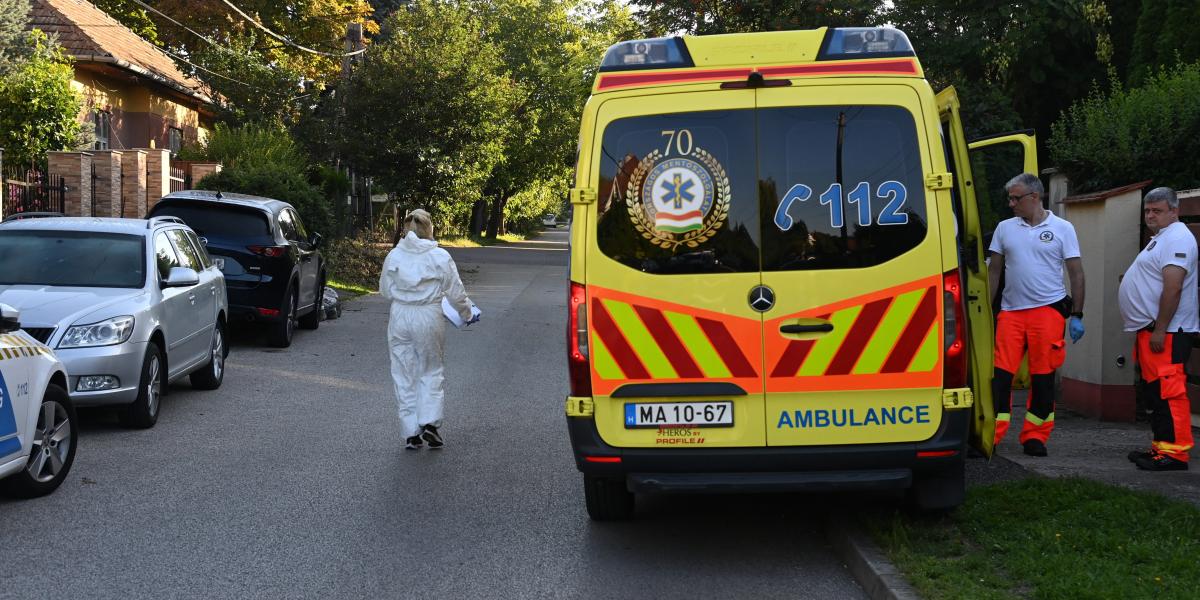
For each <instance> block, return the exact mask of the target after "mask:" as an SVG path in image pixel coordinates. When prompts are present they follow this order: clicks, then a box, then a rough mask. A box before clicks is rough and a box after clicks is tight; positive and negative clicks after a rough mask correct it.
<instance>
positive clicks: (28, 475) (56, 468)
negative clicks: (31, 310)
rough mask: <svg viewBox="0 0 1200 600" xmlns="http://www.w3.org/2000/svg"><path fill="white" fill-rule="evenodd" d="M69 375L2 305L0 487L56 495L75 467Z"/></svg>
mask: <svg viewBox="0 0 1200 600" xmlns="http://www.w3.org/2000/svg"><path fill="white" fill-rule="evenodd" d="M66 387H67V373H66V370H65V369H64V368H63V364H62V363H61V362H59V360H58V359H57V358H55V356H54V353H53V352H51V351H50V348H48V347H47V346H46V345H45V344H42V343H41V342H39V341H37V340H35V339H34V338H33V337H32V336H30V335H29V334H28V333H25V332H24V331H21V323H20V312H19V311H17V310H16V309H15V308H13V307H11V306H8V305H4V304H0V480H2V481H0V486H2V487H3V488H4V491H5V492H6V493H8V494H9V495H13V496H20V497H25V498H30V497H34V496H44V495H46V494H49V493H50V492H53V491H54V490H55V489H56V488H57V487H58V486H59V484H61V483H62V482H63V479H66V477H67V473H68V472H70V470H71V465H72V464H73V463H74V462H75V444H76V441H77V440H78V436H79V433H78V431H77V430H76V429H75V405H74V404H72V403H71V398H70V396H68V395H67V389H66Z"/></svg>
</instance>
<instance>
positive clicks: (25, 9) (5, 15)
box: [0, 0, 29, 75]
mask: <svg viewBox="0 0 1200 600" xmlns="http://www.w3.org/2000/svg"><path fill="white" fill-rule="evenodd" d="M28 23H29V0H0V75H3V74H4V73H5V72H7V71H8V70H9V69H11V68H12V67H13V65H15V64H16V63H17V62H18V61H19V60H20V59H21V58H22V57H23V56H24V53H23V52H21V48H22V47H23V46H24V40H25V25H26V24H28Z"/></svg>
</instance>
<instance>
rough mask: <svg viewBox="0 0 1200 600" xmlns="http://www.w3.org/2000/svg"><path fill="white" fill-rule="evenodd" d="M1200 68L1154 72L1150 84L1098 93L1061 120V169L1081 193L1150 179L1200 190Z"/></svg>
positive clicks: (1057, 153) (1054, 149)
mask: <svg viewBox="0 0 1200 600" xmlns="http://www.w3.org/2000/svg"><path fill="white" fill-rule="evenodd" d="M1197 98H1200V63H1195V64H1192V65H1188V66H1180V67H1176V68H1174V69H1171V70H1166V71H1161V72H1159V73H1158V74H1157V75H1154V76H1153V77H1152V78H1151V79H1150V80H1149V81H1148V82H1147V84H1146V85H1145V86H1143V87H1141V88H1135V89H1124V88H1122V87H1121V86H1114V87H1113V89H1112V91H1111V93H1110V94H1108V95H1104V94H1102V93H1100V91H1098V90H1097V91H1095V92H1094V93H1092V94H1091V95H1090V96H1089V97H1088V98H1086V99H1085V100H1083V101H1081V102H1079V103H1078V104H1076V105H1075V106H1073V107H1071V109H1070V111H1068V112H1067V114H1066V115H1065V116H1064V117H1063V119H1062V120H1061V121H1059V122H1058V123H1055V125H1054V132H1053V134H1052V136H1051V138H1050V141H1049V148H1050V152H1051V156H1052V158H1053V159H1054V161H1055V164H1056V165H1058V166H1059V167H1061V168H1062V169H1063V171H1064V172H1065V173H1066V175H1067V177H1068V178H1070V180H1071V182H1072V184H1073V185H1074V186H1075V189H1078V190H1080V191H1086V190H1101V189H1108V188H1112V187H1117V186H1121V185H1126V184H1129V183H1134V182H1136V181H1141V180H1144V179H1153V180H1154V183H1155V185H1167V186H1172V187H1175V188H1181V189H1186V188H1195V187H1200V171H1197V170H1196V169H1195V165H1194V163H1195V159H1196V157H1197V156H1200V102H1198V101H1197Z"/></svg>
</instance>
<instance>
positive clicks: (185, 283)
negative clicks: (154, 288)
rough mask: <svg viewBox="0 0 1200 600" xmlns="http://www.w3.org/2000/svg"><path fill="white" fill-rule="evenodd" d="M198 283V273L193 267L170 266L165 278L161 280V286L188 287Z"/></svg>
mask: <svg viewBox="0 0 1200 600" xmlns="http://www.w3.org/2000/svg"><path fill="white" fill-rule="evenodd" d="M199 283H200V274H199V273H197V272H196V271H195V270H194V269H189V268H187V267H171V271H170V272H168V273H167V279H166V280H165V281H163V287H165V288H171V287H190V286H193V285H197V284H199Z"/></svg>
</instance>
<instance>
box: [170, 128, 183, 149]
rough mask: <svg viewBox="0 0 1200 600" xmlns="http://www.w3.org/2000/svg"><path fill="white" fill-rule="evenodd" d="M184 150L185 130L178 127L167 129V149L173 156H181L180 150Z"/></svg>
mask: <svg viewBox="0 0 1200 600" xmlns="http://www.w3.org/2000/svg"><path fill="white" fill-rule="evenodd" d="M181 148H183V130H182V129H180V128H178V127H171V128H170V129H167V149H168V150H170V151H171V154H173V155H174V154H179V150H180V149H181Z"/></svg>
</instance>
